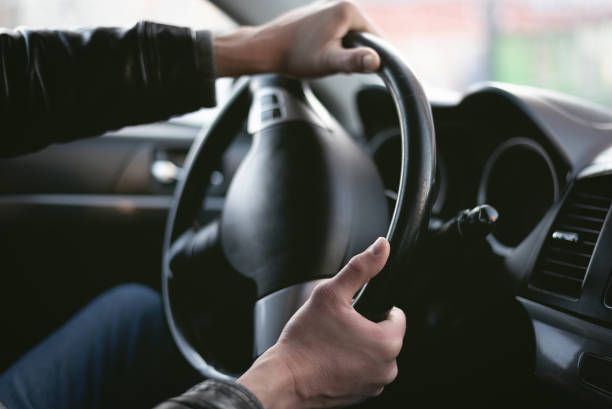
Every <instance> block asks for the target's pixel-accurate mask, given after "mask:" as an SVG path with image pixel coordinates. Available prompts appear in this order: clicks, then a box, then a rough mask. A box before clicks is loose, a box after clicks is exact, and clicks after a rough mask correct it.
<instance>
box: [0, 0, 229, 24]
mask: <svg viewBox="0 0 612 409" xmlns="http://www.w3.org/2000/svg"><path fill="white" fill-rule="evenodd" d="M139 20H151V21H156V22H159V23H167V24H175V25H182V26H188V27H192V28H196V29H197V28H207V29H210V30H215V31H218V30H227V29H229V28H232V27H234V26H235V23H234V22H233V21H232V20H231V19H229V18H228V17H227V16H226V15H225V14H223V13H222V12H221V11H220V10H219V9H218V8H216V7H215V6H214V5H213V4H212V3H210V2H209V1H206V0H180V1H172V0H45V1H40V0H0V27H5V28H15V27H17V26H26V27H33V28H75V27H93V26H116V27H124V26H129V25H131V24H134V23H135V22H137V21H139Z"/></svg>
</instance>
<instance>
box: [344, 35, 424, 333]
mask: <svg viewBox="0 0 612 409" xmlns="http://www.w3.org/2000/svg"><path fill="white" fill-rule="evenodd" d="M343 43H344V45H345V46H347V47H359V46H365V47H370V48H373V49H374V50H376V52H377V53H378V55H379V56H380V61H381V65H380V70H379V75H380V77H381V78H382V79H383V81H384V82H385V84H386V86H387V89H389V91H390V92H391V95H392V96H393V101H394V103H395V107H396V110H397V114H398V118H399V122H400V129H401V134H402V165H401V177H400V185H399V188H398V194H397V201H396V207H395V211H394V213H393V217H392V219H391V225H390V227H389V233H388V234H387V239H388V240H389V242H390V244H391V252H390V254H389V259H388V261H387V264H386V265H385V267H384V268H383V270H382V271H381V272H380V273H378V275H376V277H374V278H373V279H372V280H370V281H369V282H368V283H367V284H366V285H365V286H364V287H363V289H362V291H361V292H360V293H359V294H358V295H357V297H356V298H355V302H354V306H355V309H357V311H359V312H360V313H361V314H363V315H364V316H366V317H367V318H369V319H371V320H373V321H380V320H382V319H384V317H385V316H386V313H387V311H388V310H389V309H390V308H391V307H392V306H393V297H392V295H393V291H392V290H393V288H394V286H396V285H397V282H398V279H399V277H400V275H401V274H405V272H406V271H410V269H409V268H407V266H408V264H409V262H410V260H411V258H412V257H413V256H414V254H415V251H416V246H417V242H418V240H419V238H420V237H421V232H422V231H423V230H424V229H426V227H427V224H428V221H429V214H430V212H431V207H432V206H433V203H434V201H435V194H434V187H435V175H436V138H435V130H434V123H433V117H432V112H431V105H430V103H429V101H428V100H427V96H426V95H425V92H424V91H423V88H422V87H421V85H420V83H419V81H418V79H417V78H416V77H415V75H414V74H413V73H412V71H411V70H410V69H409V68H408V66H406V64H405V63H404V62H403V60H402V58H401V57H400V55H399V54H398V52H397V51H395V50H394V49H393V48H392V47H391V46H390V45H388V44H387V43H386V42H385V41H383V40H381V39H380V38H377V37H376V36H373V35H371V34H368V33H359V32H350V33H349V34H347V35H346V37H344V39H343ZM415 277H416V275H413V276H412V277H411V278H415Z"/></svg>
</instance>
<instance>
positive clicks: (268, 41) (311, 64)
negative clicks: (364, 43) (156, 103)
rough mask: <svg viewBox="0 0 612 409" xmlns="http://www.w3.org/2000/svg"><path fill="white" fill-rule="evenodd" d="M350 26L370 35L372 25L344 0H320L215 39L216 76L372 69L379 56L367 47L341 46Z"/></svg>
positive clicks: (308, 74)
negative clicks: (255, 25) (269, 20)
mask: <svg viewBox="0 0 612 409" xmlns="http://www.w3.org/2000/svg"><path fill="white" fill-rule="evenodd" d="M350 30H357V31H367V32H371V33H374V32H375V29H374V27H373V25H372V23H371V22H370V21H369V20H368V19H367V18H366V17H365V16H364V15H363V14H362V13H361V11H360V10H359V8H358V7H357V6H356V5H354V4H353V3H351V2H349V1H321V2H315V3H313V4H310V5H308V6H305V7H302V8H299V9H296V10H293V11H291V12H289V13H287V14H284V15H282V16H280V17H278V18H277V19H275V20H273V21H271V22H269V23H267V24H264V25H262V26H257V27H241V28H239V29H238V30H236V31H235V32H233V33H230V34H227V35H222V36H216V37H215V38H214V50H215V59H216V64H217V73H218V75H219V76H220V77H224V76H239V75H243V74H256V73H261V72H278V73H283V74H287V75H290V76H294V77H301V78H306V77H320V76H323V75H327V74H333V73H337V72H373V71H376V70H377V69H378V67H379V65H380V58H379V56H378V54H376V52H375V51H374V50H372V49H370V48H365V47H361V48H353V49H345V48H343V47H342V44H341V40H342V37H344V36H345V35H346V33H348V32H349V31H350Z"/></svg>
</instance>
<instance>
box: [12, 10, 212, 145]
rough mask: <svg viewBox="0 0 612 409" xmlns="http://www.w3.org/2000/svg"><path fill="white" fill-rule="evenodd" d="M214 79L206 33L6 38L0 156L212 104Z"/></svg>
mask: <svg viewBox="0 0 612 409" xmlns="http://www.w3.org/2000/svg"><path fill="white" fill-rule="evenodd" d="M215 77H216V72H215V61H214V54H213V48H212V40H211V35H210V33H209V32H207V31H197V32H196V31H193V30H191V29H189V28H183V27H174V26H168V25H163V24H155V23H150V22H140V23H138V24H136V25H135V26H133V27H131V28H128V29H121V28H95V29H86V30H79V31H52V30H26V29H22V30H19V29H18V30H15V31H0V156H14V155H18V154H22V153H26V152H31V151H34V150H37V149H40V148H43V147H45V146H47V145H49V144H50V143H53V142H63V141H69V140H73V139H76V138H81V137H85V136H91V135H97V134H101V133H103V132H105V131H108V130H111V129H117V128H121V127H123V126H126V125H133V124H139V123H145V122H153V121H158V120H162V119H167V118H169V117H170V116H172V115H177V114H182V113H186V112H189V111H194V110H196V109H198V108H200V107H202V106H211V105H214V103H215V93H214V82H215Z"/></svg>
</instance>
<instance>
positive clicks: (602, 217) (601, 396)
mask: <svg viewBox="0 0 612 409" xmlns="http://www.w3.org/2000/svg"><path fill="white" fill-rule="evenodd" d="M357 105H358V107H359V111H360V115H361V118H362V121H363V127H364V132H365V135H366V136H365V139H366V141H367V142H366V146H367V149H369V150H370V152H371V154H372V157H373V158H374V160H375V162H376V163H377V165H378V166H379V169H380V173H381V177H382V178H383V180H384V183H385V187H386V188H387V189H389V190H390V191H393V186H397V181H398V178H399V172H398V169H399V159H400V158H399V157H398V153H397V152H398V151H399V150H398V147H399V143H400V141H399V129H398V127H397V119H396V118H395V117H394V115H393V114H391V113H394V109H395V108H394V106H393V103H392V100H391V99H390V98H389V96H388V95H386V96H385V91H384V89H383V88H382V87H378V86H375V85H373V86H368V87H365V88H363V89H361V90H360V92H359V94H358V96H357ZM432 109H433V115H434V121H435V126H436V138H437V144H438V175H437V176H438V185H439V190H438V197H437V200H436V202H435V205H434V207H433V210H432V219H433V220H434V221H435V220H440V221H444V220H448V219H450V218H452V217H453V216H454V215H455V214H457V212H458V211H460V210H462V209H465V208H472V207H474V206H475V205H477V204H483V203H487V204H490V205H492V206H494V207H495V208H496V209H497V210H498V211H499V220H498V223H497V224H496V226H495V230H494V232H493V233H492V234H490V235H489V236H488V237H487V241H488V243H489V245H490V247H491V250H492V252H493V253H494V254H495V256H496V257H497V258H499V260H500V261H501V263H500V265H502V266H503V267H502V268H503V270H504V274H505V275H506V276H508V277H509V278H510V280H511V281H512V283H513V286H514V293H515V294H516V296H517V299H518V300H519V301H520V302H521V303H522V305H523V306H524V308H525V309H526V310H527V312H528V313H529V314H530V316H531V319H532V323H533V329H534V334H535V344H536V345H535V348H536V350H535V355H536V356H535V374H536V376H537V377H538V378H539V379H543V380H546V381H547V382H548V383H551V384H553V385H555V386H559V387H563V390H564V391H566V392H571V393H572V394H573V395H574V396H578V397H579V398H581V399H584V401H585V402H590V404H593V405H596V406H599V405H612V385H611V384H612V277H611V272H612V251H611V250H612V217H610V216H609V213H610V206H611V204H612V112H608V111H606V110H604V109H602V108H601V107H597V106H594V105H591V104H589V103H587V102H584V101H580V100H577V99H574V98H570V97H567V96H563V95H560V94H556V93H552V92H548V91H544V90H538V89H534V88H528V87H521V86H513V85H507V84H496V83H487V84H483V85H480V86H477V87H475V88H473V89H472V90H470V91H468V92H467V93H466V94H465V95H464V96H463V97H462V98H459V99H457V101H456V102H452V103H448V102H444V103H437V102H436V101H432Z"/></svg>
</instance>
